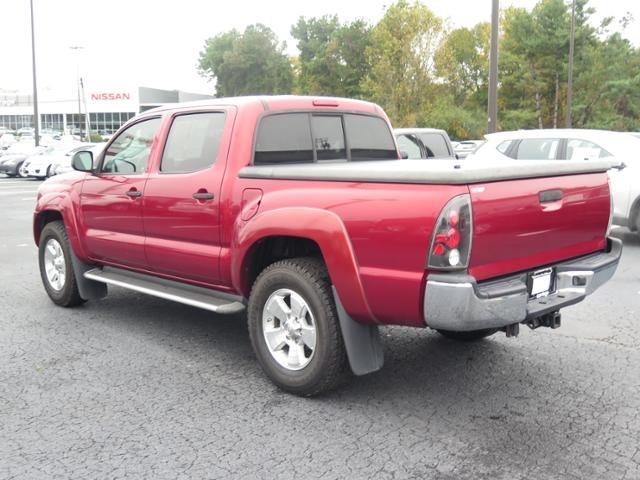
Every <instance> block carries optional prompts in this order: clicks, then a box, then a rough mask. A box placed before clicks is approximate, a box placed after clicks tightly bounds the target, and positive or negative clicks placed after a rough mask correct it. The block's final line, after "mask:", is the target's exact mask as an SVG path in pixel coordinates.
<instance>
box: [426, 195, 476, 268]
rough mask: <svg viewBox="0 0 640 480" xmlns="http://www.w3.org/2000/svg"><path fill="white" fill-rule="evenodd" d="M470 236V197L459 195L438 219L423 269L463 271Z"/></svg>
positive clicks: (469, 246) (465, 265) (466, 262)
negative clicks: (425, 266)
mask: <svg viewBox="0 0 640 480" xmlns="http://www.w3.org/2000/svg"><path fill="white" fill-rule="evenodd" d="M472 235H473V222H472V219H471V197H469V195H468V194H465V195H460V196H458V197H455V198H453V199H451V200H450V201H449V203H447V205H446V206H445V207H444V209H443V210H442V212H441V213H440V216H439V217H438V221H437V222H436V227H435V229H434V232H433V238H432V240H431V249H430V250H429V260H428V261H427V267H428V268H433V269H437V270H460V269H465V268H467V267H468V266H469V256H470V255H471V237H472Z"/></svg>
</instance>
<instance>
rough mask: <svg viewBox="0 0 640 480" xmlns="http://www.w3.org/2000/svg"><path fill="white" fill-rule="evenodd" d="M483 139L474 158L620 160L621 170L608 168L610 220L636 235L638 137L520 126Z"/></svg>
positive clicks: (639, 225)
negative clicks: (484, 141) (533, 128)
mask: <svg viewBox="0 0 640 480" xmlns="http://www.w3.org/2000/svg"><path fill="white" fill-rule="evenodd" d="M486 138H487V143H486V144H484V145H483V146H482V147H480V148H479V149H478V150H477V151H476V152H475V153H474V154H473V157H468V158H469V159H471V158H473V160H474V161H482V160H486V161H491V160H492V159H495V158H496V156H498V157H500V158H503V159H506V160H512V159H516V160H542V159H544V160H599V159H609V160H611V161H612V162H614V163H618V164H620V163H623V164H624V165H625V168H624V169H623V170H622V171H621V170H619V169H614V170H611V171H610V172H609V177H610V179H611V192H612V197H613V203H614V211H613V222H614V224H615V225H621V226H625V227H629V228H630V229H631V231H634V232H638V234H639V235H640V160H639V158H638V153H639V152H640V139H638V138H636V137H634V136H633V135H628V134H626V133H621V132H610V131H606V130H581V129H557V130H520V131H514V132H500V133H493V134H490V135H486Z"/></svg>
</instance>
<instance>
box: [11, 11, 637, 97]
mask: <svg viewBox="0 0 640 480" xmlns="http://www.w3.org/2000/svg"><path fill="white" fill-rule="evenodd" d="M33 3H34V10H35V23H36V47H37V52H36V53H37V62H38V86H39V88H40V89H41V90H46V89H54V90H58V91H59V90H65V91H69V92H74V91H75V79H76V63H79V64H80V70H81V74H82V76H83V77H85V82H86V86H87V89H88V91H97V90H102V91H105V90H108V91H115V90H118V89H123V88H131V87H136V86H149V87H156V88H167V89H182V90H187V91H193V92H201V93H212V91H213V87H212V85H211V84H210V83H207V82H206V81H205V80H204V79H202V78H201V77H199V76H198V74H197V72H196V63H197V59H198V53H199V52H200V50H201V49H202V46H203V44H204V41H205V39H206V38H208V37H210V36H213V35H215V34H217V33H220V32H224V31H227V30H229V29H231V28H237V29H240V30H242V29H244V27H245V26H247V25H248V24H251V23H257V22H261V23H264V24H265V25H267V26H269V27H271V28H272V29H273V30H274V31H275V32H276V33H277V34H278V36H279V37H280V39H281V40H284V41H286V42H287V44H288V51H289V52H290V53H291V54H294V53H295V52H296V50H295V43H294V41H293V39H292V38H291V37H290V35H289V30H290V27H291V25H292V24H293V23H295V22H296V20H297V18H298V17H299V16H307V17H309V16H321V15H325V14H338V16H339V17H340V19H341V20H352V19H355V18H364V19H366V20H368V21H369V22H371V23H375V22H377V21H378V20H379V19H380V18H381V17H382V15H383V13H384V6H385V5H388V4H390V3H391V0H322V1H313V2H311V1H305V0H297V1H287V0H272V1H265V0H229V1H226V0H225V1H220V0H217V1H213V0H206V1H205V0H163V1H160V0H102V1H98V0H56V1H51V0H33ZM423 3H424V4H426V5H427V6H429V7H430V8H431V9H432V10H434V11H435V12H436V13H437V14H438V15H440V16H442V17H445V18H447V19H448V23H449V25H450V26H451V27H456V26H470V25H473V24H475V23H477V22H479V21H488V20H489V19H490V14H491V0H423ZM535 3H536V0H501V2H500V5H501V7H506V6H508V5H516V6H522V7H526V8H531V7H532V6H533V5H535ZM590 3H591V5H592V6H594V7H595V8H596V9H597V10H598V14H597V17H598V18H601V17H603V16H605V15H611V16H615V17H618V18H619V17H622V16H623V15H625V13H626V12H631V13H632V14H633V16H634V18H635V20H634V22H633V23H632V24H631V25H630V26H629V27H628V28H627V29H626V30H625V31H624V32H623V35H625V36H626V37H627V38H629V39H631V40H632V41H633V42H634V44H635V45H640V28H639V27H640V1H638V0H591V2H590ZM0 15H1V16H0V89H18V90H21V91H29V90H30V89H31V39H30V25H29V0H11V1H3V2H2V7H1V8H0ZM71 46H82V47H84V48H83V50H81V51H80V52H81V53H79V54H78V53H75V52H74V51H73V50H71V49H70V48H69V47H71Z"/></svg>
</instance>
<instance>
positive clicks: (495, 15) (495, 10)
mask: <svg viewBox="0 0 640 480" xmlns="http://www.w3.org/2000/svg"><path fill="white" fill-rule="evenodd" d="M499 14H500V2H499V0H493V1H492V5H491V52H490V53H489V106H488V110H489V124H488V126H487V132H488V133H494V132H496V131H498V29H499V28H500V25H499Z"/></svg>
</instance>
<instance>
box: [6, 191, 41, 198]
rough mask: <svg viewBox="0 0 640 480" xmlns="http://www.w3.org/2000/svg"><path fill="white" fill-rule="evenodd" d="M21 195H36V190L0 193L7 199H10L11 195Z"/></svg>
mask: <svg viewBox="0 0 640 480" xmlns="http://www.w3.org/2000/svg"><path fill="white" fill-rule="evenodd" d="M19 193H20V194H22V193H36V191H35V190H13V191H10V192H2V191H0V196H3V195H4V196H5V197H8V196H10V195H17V194H19Z"/></svg>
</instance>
